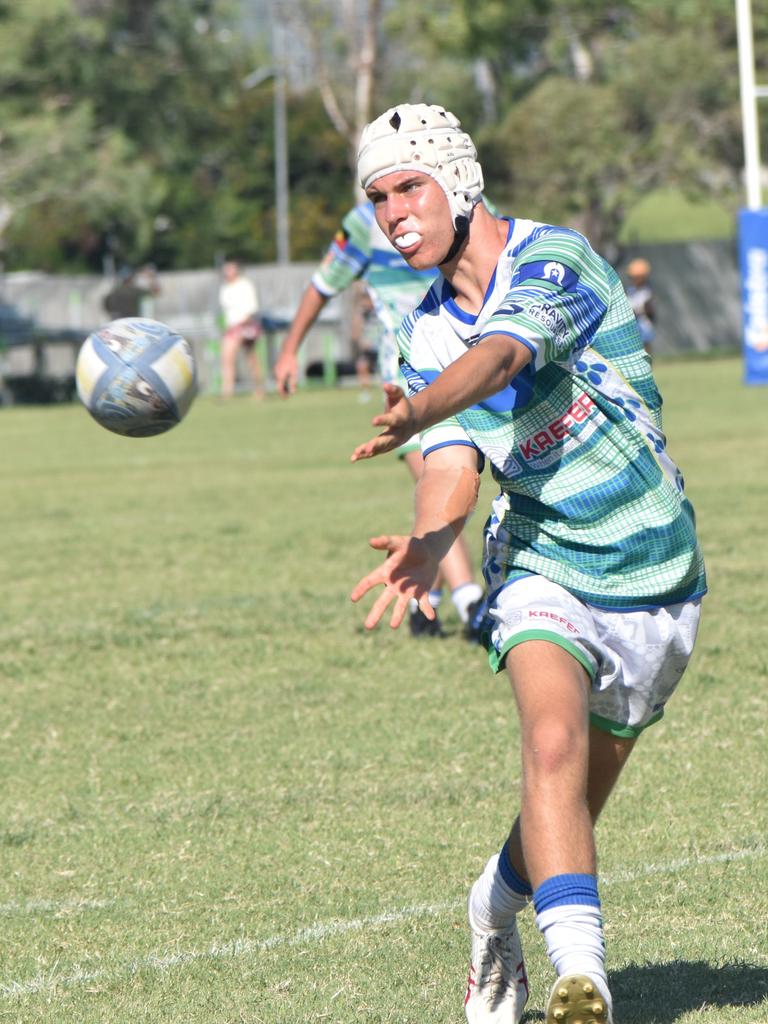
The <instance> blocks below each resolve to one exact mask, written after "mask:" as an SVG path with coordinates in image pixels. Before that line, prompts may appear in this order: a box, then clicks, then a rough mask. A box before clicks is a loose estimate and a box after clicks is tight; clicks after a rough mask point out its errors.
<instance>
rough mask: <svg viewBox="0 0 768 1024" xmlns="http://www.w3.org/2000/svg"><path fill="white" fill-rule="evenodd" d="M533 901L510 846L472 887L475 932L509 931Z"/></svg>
mask: <svg viewBox="0 0 768 1024" xmlns="http://www.w3.org/2000/svg"><path fill="white" fill-rule="evenodd" d="M530 899H531V887H530V885H529V884H528V883H527V882H526V881H525V879H523V878H521V877H520V875H518V873H517V872H516V871H515V869H514V868H513V867H512V865H511V864H510V862H509V857H508V854H507V844H506V843H505V844H504V846H503V847H502V848H501V852H500V853H495V854H494V855H493V856H492V857H491V858H490V860H489V861H488V863H487V864H486V865H485V870H484V871H483V873H482V875H480V877H479V878H478V879H477V881H476V882H475V884H474V885H473V886H472V891H471V893H470V896H469V920H470V924H471V927H472V928H473V930H474V931H481V932H486V931H487V932H490V931H495V930H497V929H506V928H509V926H510V925H511V924H512V922H513V921H514V919H515V915H516V914H518V913H519V912H520V911H521V910H524V909H525V907H526V906H527V905H528V903H529V902H530Z"/></svg>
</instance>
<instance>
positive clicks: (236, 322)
mask: <svg viewBox="0 0 768 1024" xmlns="http://www.w3.org/2000/svg"><path fill="white" fill-rule="evenodd" d="M221 271H222V277H223V279H224V280H223V283H222V285H221V287H220V288H219V305H220V306H221V311H222V315H223V317H224V336H223V337H222V340H221V395H222V398H231V397H232V395H233V394H234V391H235V374H236V369H237V353H238V351H239V350H240V349H241V348H243V349H245V353H246V358H247V360H248V369H249V371H250V374H251V380H252V381H253V395H254V398H263V397H264V382H263V379H262V373H261V364H260V362H259V356H258V353H257V351H256V342H257V340H258V339H259V337H260V335H261V317H260V314H259V298H258V295H257V293H256V288H255V287H254V285H253V283H252V282H251V281H249V280H248V278H247V277H246V276H245V275H244V274H243V272H242V270H241V268H240V264H239V263H238V262H237V260H227V261H226V262H225V263H224V265H223V267H222V268H221Z"/></svg>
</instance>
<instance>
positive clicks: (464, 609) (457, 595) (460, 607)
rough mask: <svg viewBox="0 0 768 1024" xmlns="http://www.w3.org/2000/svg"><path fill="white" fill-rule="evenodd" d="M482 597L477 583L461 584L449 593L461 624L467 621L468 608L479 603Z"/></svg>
mask: <svg viewBox="0 0 768 1024" xmlns="http://www.w3.org/2000/svg"><path fill="white" fill-rule="evenodd" d="M482 596H483V589H482V587H481V586H480V585H479V584H477V583H462V584H461V586H460V587H456V589H455V590H452V591H451V600H452V601H453V606H454V608H455V609H456V611H457V613H458V616H459V618H460V619H461V621H462V622H468V621H469V606H470V605H471V604H474V603H475V601H479V600H480V598H481V597H482Z"/></svg>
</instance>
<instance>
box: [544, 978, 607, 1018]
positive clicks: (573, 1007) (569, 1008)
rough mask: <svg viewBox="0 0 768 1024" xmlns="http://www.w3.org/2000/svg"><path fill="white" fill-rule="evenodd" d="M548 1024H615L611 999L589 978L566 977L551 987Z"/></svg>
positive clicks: (559, 979) (547, 1016)
mask: <svg viewBox="0 0 768 1024" xmlns="http://www.w3.org/2000/svg"><path fill="white" fill-rule="evenodd" d="M545 1020H546V1024H613V1006H612V1005H611V997H610V994H609V993H608V991H607V990H605V991H604V990H603V986H600V985H598V982H597V981H595V980H594V979H592V978H590V977H589V975H588V974H564V975H563V976H562V977H561V978H558V979H557V981H556V982H555V984H554V985H553V986H552V991H551V992H550V994H549V1002H548V1003H547V1015H546V1018H545Z"/></svg>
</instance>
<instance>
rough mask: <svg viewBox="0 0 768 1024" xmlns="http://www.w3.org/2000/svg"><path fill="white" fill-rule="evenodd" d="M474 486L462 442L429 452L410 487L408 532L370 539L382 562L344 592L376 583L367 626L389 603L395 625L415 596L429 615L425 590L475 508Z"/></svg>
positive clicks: (472, 454) (475, 476) (471, 457)
mask: <svg viewBox="0 0 768 1024" xmlns="http://www.w3.org/2000/svg"><path fill="white" fill-rule="evenodd" d="M479 487H480V476H479V473H478V471H477V451H476V450H475V449H474V448H471V447H468V446H465V445H448V446H446V447H445V448H438V449H436V450H435V451H433V452H430V453H429V454H428V455H427V457H426V458H425V460H424V470H423V472H422V474H421V476H420V477H419V481H418V483H417V485H416V499H415V500H416V507H415V516H414V523H413V530H412V532H411V535H410V536H408V537H404V536H398V535H387V534H385V535H382V536H379V537H372V538H371V539H370V541H369V543H370V545H371V547H372V548H375V549H376V550H378V551H386V552H387V558H386V559H385V561H384V562H383V563H382V564H381V565H380V566H378V568H376V569H374V570H373V572H370V573H368V575H367V576H364V577H363V578H362V579H361V580H360V582H359V583H358V584H357V586H356V587H355V589H354V590H353V591H352V594H351V595H350V596H351V598H352V600H353V601H359V600H360V598H361V597H363V596H364V595H365V594H367V593H368V591H369V590H372V589H373V588H374V587H376V586H379V585H380V584H382V585H383V586H384V590H383V592H382V593H381V594H379V596H378V597H377V598H376V601H375V602H374V604H373V607H372V608H371V610H370V612H369V613H368V615H367V617H366V619H365V627H366V629H373V627H374V626H376V625H377V624H378V622H379V621H380V620H381V619H382V617H383V615H384V613H385V612H386V610H387V608H388V607H389V606H390V605H391V604H393V602H394V606H393V608H392V615H391V617H390V623H389V624H390V626H391V627H392V628H393V629H396V628H397V627H398V626H399V625H400V623H401V622H402V621H403V618H404V617H405V614H406V612H407V610H408V602H409V600H410V599H411V598H415V599H416V600H417V601H418V602H419V607H420V608H421V610H422V611H423V612H424V614H425V615H426V616H427V618H428V619H433V618H434V616H435V613H434V610H433V608H432V606H431V605H430V603H429V589H430V587H431V585H432V583H433V582H434V579H435V576H436V575H437V570H438V566H439V563H440V561H441V559H442V558H444V556H445V555H446V554H447V552H448V550H449V549H450V548H451V546H452V544H453V543H454V541H455V540H456V538H457V537H458V535H459V534H460V533H461V531H462V530H463V528H464V524H465V523H466V521H467V519H468V517H469V515H470V513H471V512H472V510H473V509H474V507H475V503H476V501H477V494H478V490H479Z"/></svg>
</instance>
